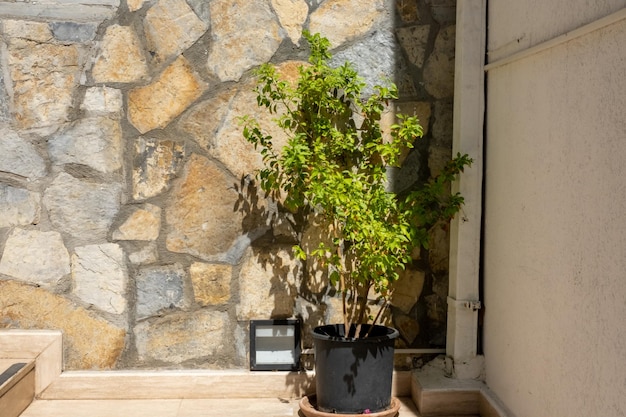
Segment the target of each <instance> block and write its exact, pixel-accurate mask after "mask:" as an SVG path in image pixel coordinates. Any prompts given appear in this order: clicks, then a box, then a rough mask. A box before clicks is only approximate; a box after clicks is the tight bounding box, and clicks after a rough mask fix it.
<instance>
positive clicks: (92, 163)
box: [48, 117, 122, 173]
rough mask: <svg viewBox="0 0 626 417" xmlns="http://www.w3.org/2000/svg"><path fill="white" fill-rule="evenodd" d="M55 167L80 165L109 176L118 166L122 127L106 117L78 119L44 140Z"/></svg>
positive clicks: (120, 161)
mask: <svg viewBox="0 0 626 417" xmlns="http://www.w3.org/2000/svg"><path fill="white" fill-rule="evenodd" d="M48 149H49V151H50V157H51V158H52V160H53V161H54V163H55V164H70V163H76V164H83V165H87V166H89V167H91V168H93V169H95V170H97V171H100V172H105V173H111V172H115V171H117V170H118V169H120V168H121V167H122V128H121V126H120V122H119V121H117V120H112V119H109V118H107V117H90V118H85V119H79V120H78V121H76V122H74V123H72V124H71V125H70V126H69V128H68V129H67V130H65V131H64V132H62V133H60V134H58V135H55V136H54V137H53V138H51V139H50V140H49V141H48Z"/></svg>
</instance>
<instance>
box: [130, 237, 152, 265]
mask: <svg viewBox="0 0 626 417" xmlns="http://www.w3.org/2000/svg"><path fill="white" fill-rule="evenodd" d="M158 259H159V253H158V251H157V246H156V243H155V242H150V243H148V244H147V245H145V246H144V247H142V248H141V249H139V250H137V251H135V252H131V253H129V254H128V260H129V261H130V262H131V263H133V264H135V265H145V264H151V263H154V262H156V261H157V260H158Z"/></svg>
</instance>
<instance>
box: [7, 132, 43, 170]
mask: <svg viewBox="0 0 626 417" xmlns="http://www.w3.org/2000/svg"><path fill="white" fill-rule="evenodd" d="M0 171H2V172H8V173H11V174H15V175H19V176H21V177H25V178H28V179H30V180H35V179H39V178H41V177H43V176H45V175H46V164H45V162H44V160H43V158H42V157H41V156H40V155H39V154H38V153H37V150H36V149H35V147H34V146H33V145H31V144H30V143H28V142H27V141H25V140H24V139H22V138H21V137H20V136H19V135H18V134H17V132H15V131H13V130H11V129H9V128H8V127H0Z"/></svg>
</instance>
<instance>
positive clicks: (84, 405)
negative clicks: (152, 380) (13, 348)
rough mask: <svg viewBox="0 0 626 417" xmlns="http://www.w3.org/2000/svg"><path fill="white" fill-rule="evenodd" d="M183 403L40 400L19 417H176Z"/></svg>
mask: <svg viewBox="0 0 626 417" xmlns="http://www.w3.org/2000/svg"><path fill="white" fill-rule="evenodd" d="M181 402H182V400H106V401H89V400H37V401H34V402H33V403H32V404H31V405H30V407H28V408H27V409H26V411H24V413H22V415H21V416H20V417H131V416H132V417H177V415H178V411H179V409H180V406H181Z"/></svg>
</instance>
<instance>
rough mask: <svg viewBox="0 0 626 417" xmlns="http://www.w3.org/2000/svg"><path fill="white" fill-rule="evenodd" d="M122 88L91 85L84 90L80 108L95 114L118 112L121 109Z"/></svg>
mask: <svg viewBox="0 0 626 417" xmlns="http://www.w3.org/2000/svg"><path fill="white" fill-rule="evenodd" d="M122 105H123V101H122V90H118V89H115V88H110V87H91V88H88V89H87V90H86V91H85V98H84V99H83V103H82V104H81V106H80V108H81V109H83V110H85V111H86V112H91V113H96V114H114V115H116V114H120V113H121V111H122V109H123V108H122Z"/></svg>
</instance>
